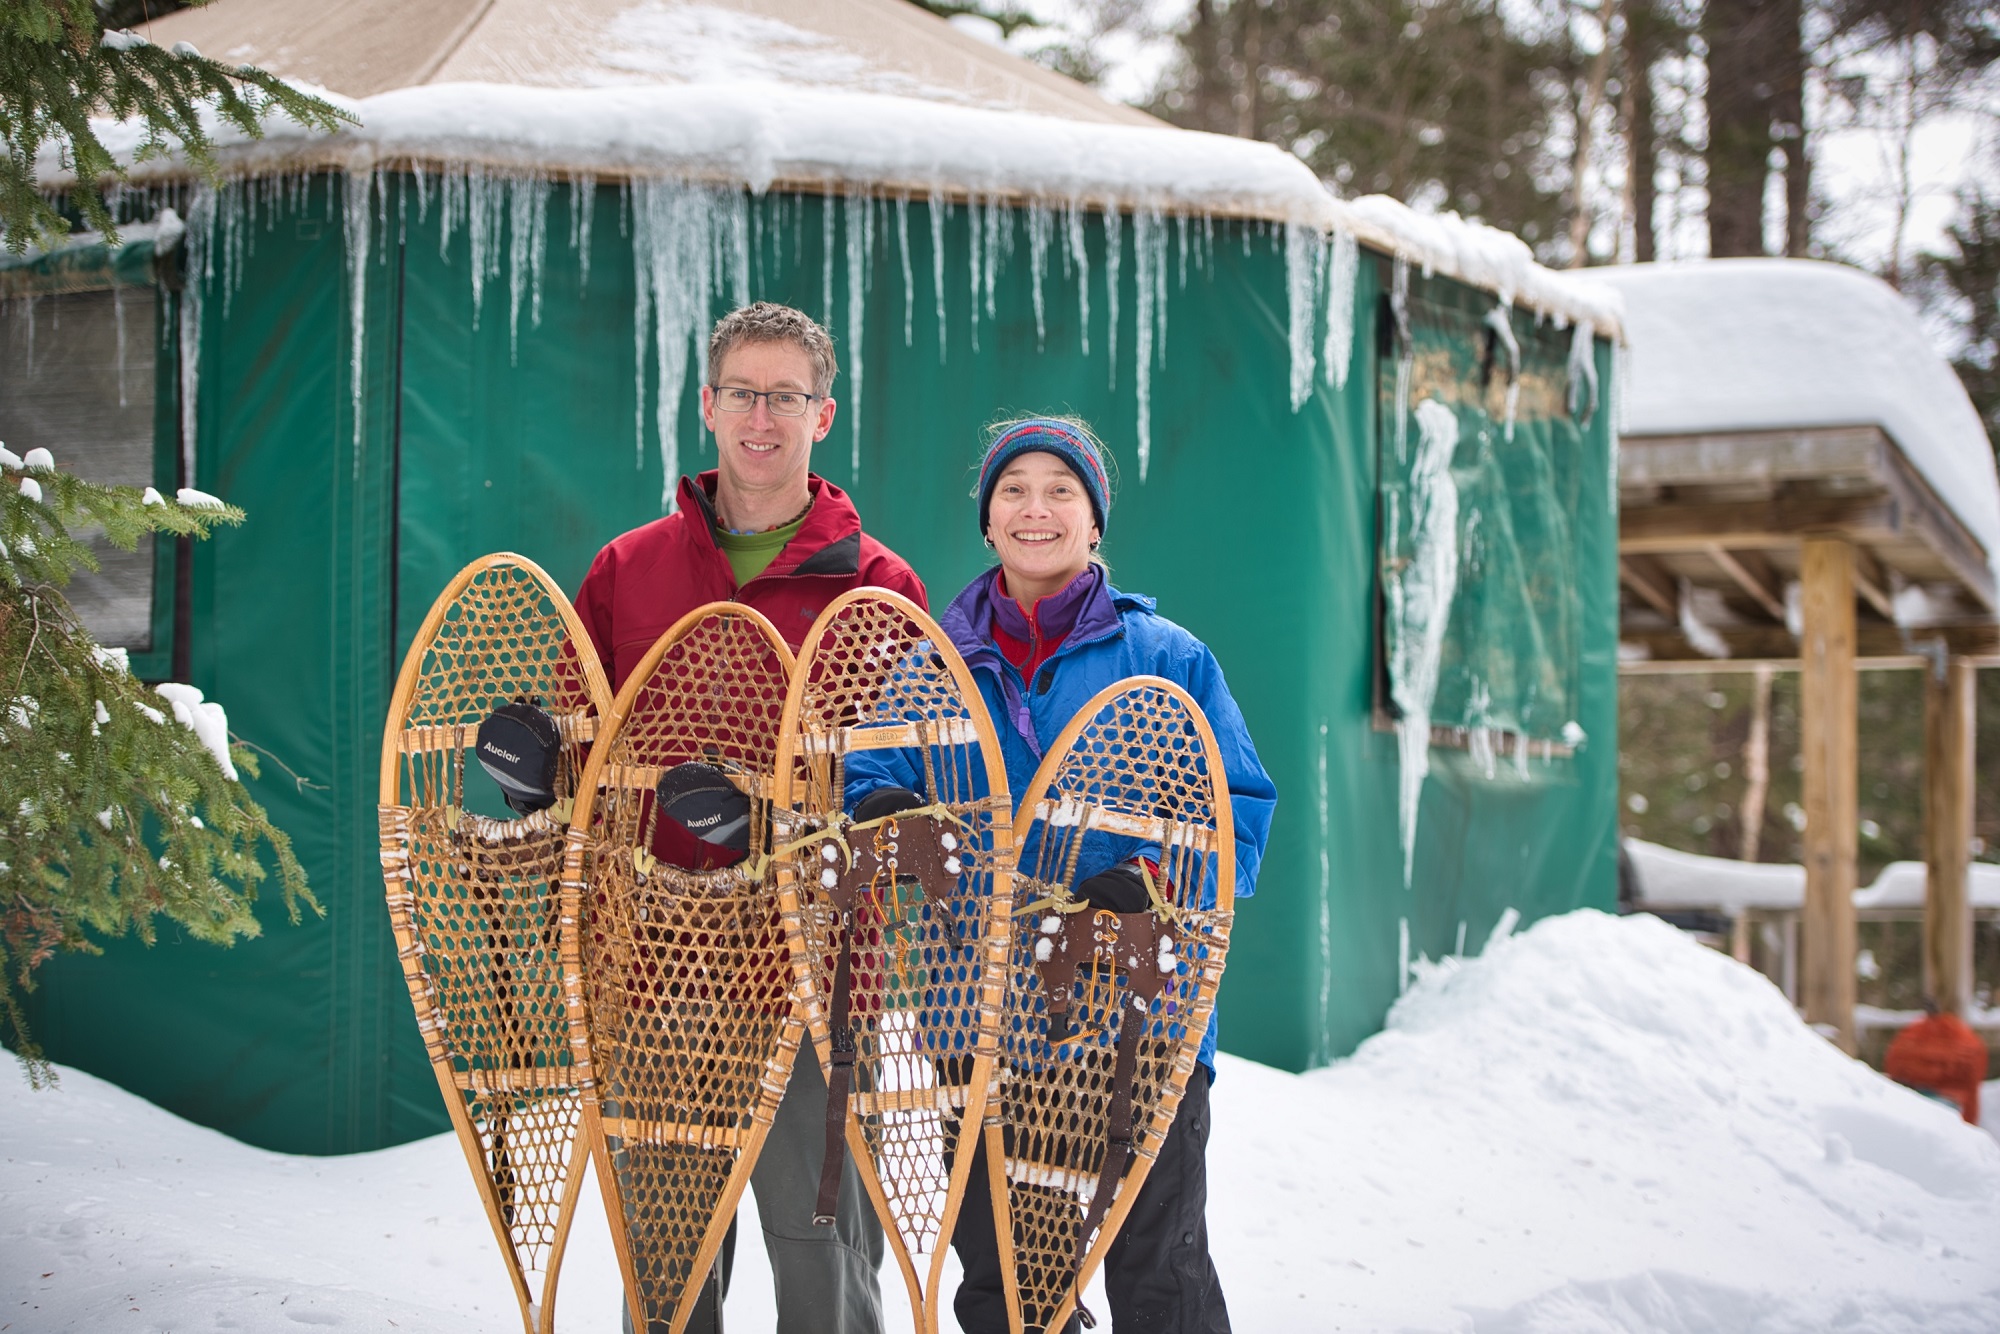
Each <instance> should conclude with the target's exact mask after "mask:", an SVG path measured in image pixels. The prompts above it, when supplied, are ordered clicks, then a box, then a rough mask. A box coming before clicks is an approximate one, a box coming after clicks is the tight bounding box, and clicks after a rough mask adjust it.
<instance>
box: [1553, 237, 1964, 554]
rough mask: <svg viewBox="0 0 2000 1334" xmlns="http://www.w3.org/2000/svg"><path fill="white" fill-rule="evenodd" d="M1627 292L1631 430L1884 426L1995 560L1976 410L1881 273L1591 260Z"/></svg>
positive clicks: (1741, 263) (1745, 262)
mask: <svg viewBox="0 0 2000 1334" xmlns="http://www.w3.org/2000/svg"><path fill="white" fill-rule="evenodd" d="M1591 276H1592V277H1593V278H1594V279H1597V280H1599V281H1601V282H1606V283H1609V284H1610V285H1611V286H1612V287H1613V288H1614V289H1616V290H1617V291H1619V292H1620V293H1622V294H1623V296H1624V298H1625V303H1626V307H1627V311H1628V317H1627V332H1628V334H1629V336H1630V338H1631V343H1632V375H1631V385H1630V391H1631V392H1630V393H1629V395H1628V396H1627V397H1626V399H1625V402H1624V410H1625V412H1626V413H1627V414H1628V417H1629V423H1628V425H1627V427H1626V432H1627V434H1629V435H1681V434H1691V433H1695V432H1701V431H1755V430H1778V429H1785V428H1795V427H1812V426H1855V425H1862V424H1867V425H1874V426H1879V427H1881V428H1882V430H1884V431H1885V432H1887V433H1888V435H1889V436H1890V438H1891V439H1893V440H1894V441H1895V442H1896V443H1897V444H1898V445H1899V446H1901V447H1902V450H1903V453H1904V454H1905V455H1907V456H1908V457H1909V460H1910V462H1911V463H1912V464H1913V465H1915V467H1916V469H1917V471H1918V472H1920V473H1922V474H1923V476H1924V479H1925V480H1926V481H1928V482H1929V483H1930V484H1931V487H1932V489H1933V490H1935V491H1936V492H1937V495H1938V498H1939V499H1940V500H1942V501H1943V502H1944V503H1945V504H1946V505H1948V506H1950V507H1951V509H1952V510H1953V511H1954V512H1955V513H1957V515H1958V516H1959V518H1960V519H1961V520H1963V521H1964V523H1965V525H1966V527H1967V528H1969V529H1970V530H1971V531H1972V535H1973V536H1974V537H1976V538H1978V539H1979V541H1980V543H1981V544H1982V545H1984V546H1985V548H1986V551H1987V553H1988V555H1989V556H1996V555H2000V479H1996V477H1995V473H1994V465H1993V448H1992V445H1991V444H1990V443H1989V442H1988V440H1987V439H1986V432H1985V431H1984V429H1982V427H1981V426H1980V423H1979V414H1978V413H1977V412H1976V411H1975V410H1974V409H1973V406H1972V402H1971V400H1970V399H1968V398H1967V397H1966V396H1965V388H1964V386H1963V385H1961V384H1960V383H1959V380H1958V377H1957V376H1956V375H1954V374H1953V373H1952V370H1951V367H1950V366H1949V365H1947V364H1946V362H1945V360H1944V358H1942V357H1940V356H1939V355H1938V354H1937V352H1936V351H1935V350H1933V349H1932V347H1931V343H1930V340H1929V338H1928V337H1927V336H1926V335H1925V333H1924V330H1923V327H1922V326H1921V325H1920V324H1919V323H1918V322H1917V317H1916V315H1915V313H1914V312H1912V311H1911V309H1910V307H1909V305H1908V303H1906V302H1905V301H1904V300H1903V298H1902V297H1901V296H1899V295H1898V294H1897V293H1896V291H1895V290H1894V289H1893V288H1891V287H1890V286H1889V285H1888V284H1887V283H1884V282H1882V281H1881V280H1880V279H1878V278H1875V277H1872V276H1870V275H1869V274H1866V273H1863V272H1861V271H1860V270H1859V269H1851V268H1847V267H1845V266H1844V265H1838V264H1823V263H1819V262H1817V261H1814V260H1799V259H1724V260H1710V261H1707V262H1704V263H1697V264H1682V265H1665V264H1640V265H1633V266H1629V267H1624V268H1609V269H1595V270H1592V273H1591Z"/></svg>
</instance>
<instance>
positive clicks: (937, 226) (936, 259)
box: [930, 190, 945, 366]
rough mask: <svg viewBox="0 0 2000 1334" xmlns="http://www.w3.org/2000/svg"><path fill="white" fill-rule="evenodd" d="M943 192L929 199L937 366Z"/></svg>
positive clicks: (941, 331)
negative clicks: (935, 306) (935, 307)
mask: <svg viewBox="0 0 2000 1334" xmlns="http://www.w3.org/2000/svg"><path fill="white" fill-rule="evenodd" d="M944 209H945V203H944V192H943V191H941V190H932V191H931V197H930V215H931V290H932V291H933V292H934V293H935V294H936V295H937V330H938V365H940V366H942V365H944V352H945V347H944V345H945V323H944Z"/></svg>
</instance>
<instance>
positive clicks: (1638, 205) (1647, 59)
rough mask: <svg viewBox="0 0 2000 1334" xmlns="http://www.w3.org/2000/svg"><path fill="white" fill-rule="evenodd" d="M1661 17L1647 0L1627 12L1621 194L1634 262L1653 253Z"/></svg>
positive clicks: (1658, 157)
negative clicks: (1656, 63) (1655, 113)
mask: <svg viewBox="0 0 2000 1334" xmlns="http://www.w3.org/2000/svg"><path fill="white" fill-rule="evenodd" d="M1659 21H1660V20H1659V16H1658V14H1657V12H1656V11H1655V10H1654V8H1653V5H1652V3H1651V0H1638V3H1636V4H1633V5H1630V6H1628V7H1627V8H1626V10H1625V41H1624V47H1623V49H1624V57H1625V65H1624V83H1625V106H1624V115H1623V119H1624V121H1625V145H1626V148H1627V150H1628V157H1627V161H1626V168H1625V198H1626V201H1627V204H1628V207H1629V214H1630V217H1631V219H1632V260H1633V262H1634V263H1637V264H1646V263H1650V262H1651V261H1652V259H1653V257H1654V241H1653V226H1654V223H1653V210H1654V205H1655V204H1656V203H1657V201H1658V199H1659V185H1658V182H1657V180H1656V179H1655V178H1656V177H1657V176H1658V174H1659V169H1660V139H1659V135H1658V133H1657V132H1656V131H1655V129H1654V127H1653V62H1654V61H1655V60H1656V59H1658V56H1659V34H1658V32H1657V31H1655V25H1656V24H1658V23H1659Z"/></svg>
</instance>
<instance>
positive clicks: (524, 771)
mask: <svg viewBox="0 0 2000 1334" xmlns="http://www.w3.org/2000/svg"><path fill="white" fill-rule="evenodd" d="M473 754H475V755H477V756H478V757H479V767H480V768H482V769H484V770H486V772H487V773H488V774H489V775H490V776H491V777H492V779H493V781H494V782H496V783H498V784H499V785H500V795H501V796H503V797H505V798H506V799H507V806H508V808H509V809H510V810H512V811H513V812H514V813H515V814H516V815H533V814H534V813H535V812H536V811H545V810H547V809H548V808H549V807H551V806H553V805H555V804H556V762H557V760H558V759H560V758H561V756H562V738H561V736H560V735H559V734H558V733H557V731H556V720H555V719H553V718H551V717H550V716H549V715H548V713H547V712H546V711H544V710H542V709H540V708H537V707H536V706H535V705H533V704H530V703H529V702H528V701H527V700H526V699H519V700H516V701H515V702H514V703H512V704H502V705H501V706H500V707H499V708H497V709H495V710H494V711H493V712H492V713H489V714H487V715H486V719H485V721H483V722H481V723H480V724H479V732H478V734H477V737H476V739H475V741H474V743H473Z"/></svg>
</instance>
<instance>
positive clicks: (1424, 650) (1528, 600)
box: [1376, 273, 1603, 764]
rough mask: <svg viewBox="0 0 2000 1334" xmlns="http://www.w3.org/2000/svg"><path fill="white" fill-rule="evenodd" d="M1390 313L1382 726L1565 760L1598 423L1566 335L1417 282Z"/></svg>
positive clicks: (1437, 283) (1383, 436)
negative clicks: (1590, 450)
mask: <svg viewBox="0 0 2000 1334" xmlns="http://www.w3.org/2000/svg"><path fill="white" fill-rule="evenodd" d="M1392 290H1395V291H1396V296H1394V297H1393V298H1390V299H1387V300H1385V301H1384V303H1383V310H1382V315H1381V330H1382V336H1381V339H1380V345H1381V347H1382V350H1383V356H1382V357H1381V360H1380V368H1381V369H1380V376H1379V382H1378V384H1377V396H1376V400H1377V412H1378V428H1379V434H1378V441H1379V446H1378V448H1379V455H1378V466H1379V469H1380V471H1379V474H1378V475H1379V478H1380V483H1379V486H1380V490H1379V493H1378V496H1377V502H1378V505H1379V514H1380V517H1381V522H1380V527H1379V533H1380V537H1379V544H1380V549H1379V552H1378V558H1379V562H1380V575H1381V585H1382V590H1383V596H1382V598H1381V600H1380V623H1379V626H1378V633H1377V635H1376V645H1377V651H1378V654H1379V658H1378V673H1377V680H1378V682H1379V689H1378V691H1377V704H1378V711H1377V722H1378V724H1379V725H1380V726H1382V727H1384V728H1387V727H1391V726H1395V725H1397V724H1398V723H1402V722H1404V721H1405V720H1415V721H1417V722H1418V723H1421V724H1428V726H1429V728H1430V730H1431V740H1432V742H1433V744H1441V745H1459V746H1464V747H1466V748H1468V749H1470V750H1472V751H1473V752H1474V753H1475V755H1476V756H1478V757H1479V758H1480V759H1482V761H1484V762H1486V763H1488V764H1490V763H1491V762H1492V759H1493V757H1495V756H1513V755H1518V756H1520V757H1522V758H1526V757H1527V756H1528V755H1530V754H1534V755H1537V756H1548V755H1551V754H1557V753H1567V752H1568V751H1569V750H1571V749H1572V747H1573V746H1574V743H1575V741H1576V739H1577V736H1578V728H1577V724H1576V722H1575V719H1576V712H1577V708H1578V688H1579V682H1580V680H1581V661H1580V656H1579V654H1580V637H1581V627H1582V623H1583V608H1582V598H1581V592H1580V590H1579V588H1578V586H1577V559H1576V538H1575V534H1574V533H1573V531H1572V525H1573V522H1574V519H1575V517H1576V515H1577V514H1578V513H1580V512H1581V507H1582V505H1583V503H1584V499H1585V497H1584V496H1583V493H1582V490H1581V488H1582V487H1584V486H1586V485H1591V484H1593V483H1591V481H1590V479H1591V478H1593V477H1597V478H1599V479H1600V480H1599V481H1597V482H1596V483H1594V484H1595V485H1598V486H1602V485H1603V483H1602V481H1601V477H1602V471H1601V469H1595V470H1594V469H1592V468H1590V467H1588V466H1586V462H1585V460H1586V453H1587V451H1586V446H1585V437H1584V427H1585V423H1584V422H1582V421H1580V420H1579V419H1578V418H1577V417H1576V416H1575V415H1574V414H1573V413H1572V410H1571V406H1570V401H1569V400H1570V395H1569V344H1570V338H1571V335H1570V334H1569V333H1568V332H1567V331H1563V330H1558V329H1556V328H1554V327H1553V325H1552V324H1548V323H1541V322H1538V321H1537V320H1536V319H1535V318H1534V317H1533V316H1532V315H1529V314H1526V313H1524V312H1522V311H1519V310H1515V309H1512V308H1511V307H1507V306H1502V305H1499V304H1498V303H1496V302H1495V300H1494V298H1493V297H1492V296H1491V295H1490V294H1488V293H1484V292H1479V291H1475V290H1474V289H1471V288H1468V287H1464V286H1462V285H1459V284H1456V283H1451V282H1448V281H1445V280H1442V279H1425V278H1422V277H1421V276H1420V275H1417V274H1415V273H1406V274H1405V275H1404V278H1403V280H1402V285H1399V287H1397V288H1394V289H1392Z"/></svg>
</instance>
